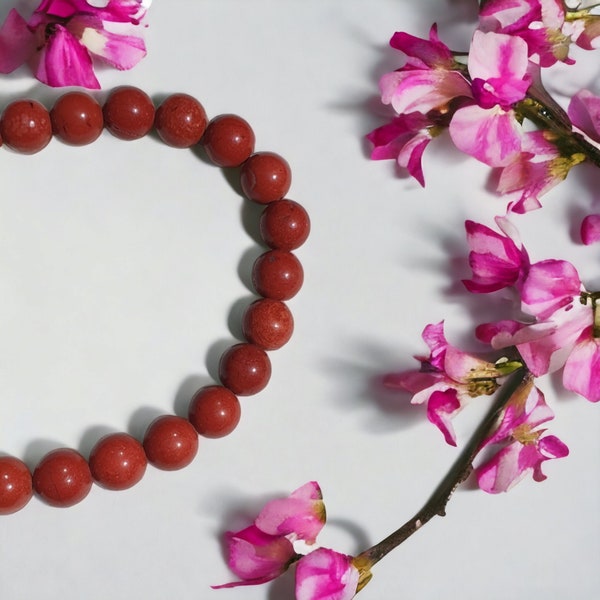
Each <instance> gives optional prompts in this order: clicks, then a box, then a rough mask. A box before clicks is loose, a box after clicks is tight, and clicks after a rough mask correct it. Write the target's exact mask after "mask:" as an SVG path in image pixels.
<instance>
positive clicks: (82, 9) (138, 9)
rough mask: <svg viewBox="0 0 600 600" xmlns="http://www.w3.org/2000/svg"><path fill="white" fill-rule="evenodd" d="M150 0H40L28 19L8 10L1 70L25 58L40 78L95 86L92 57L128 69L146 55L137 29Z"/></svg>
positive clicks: (0, 40)
mask: <svg viewBox="0 0 600 600" xmlns="http://www.w3.org/2000/svg"><path fill="white" fill-rule="evenodd" d="M151 1H152V0H42V2H41V3H40V5H39V6H38V7H37V8H36V9H35V11H34V13H33V15H32V16H31V17H30V19H29V20H28V21H26V20H25V19H24V18H23V17H22V16H21V15H20V14H19V13H18V12H17V11H16V10H15V9H12V10H11V11H10V12H9V13H8V16H7V18H6V20H5V22H4V23H3V24H2V26H0V73H12V72H13V71H14V70H15V69H17V68H18V67H20V66H21V65H22V64H24V63H28V64H29V65H30V66H31V69H32V70H33V73H34V74H35V77H36V78H37V79H39V80H40V81H42V82H43V83H45V84H47V85H50V86H53V87H62V86H69V85H77V86H82V87H86V88H90V89H99V88H100V83H99V82H98V79H97V78H96V75H95V74H94V69H93V60H92V59H93V58H98V59H100V60H102V61H103V62H105V63H107V64H109V65H111V66H113V67H116V68H117V69H122V70H123V69H131V68H132V67H133V66H135V65H136V64H137V63H138V62H139V61H140V60H141V59H142V58H143V57H144V56H145V55H146V46H145V44H144V40H143V39H142V38H141V37H140V36H139V35H137V34H136V33H137V32H136V31H135V30H136V28H138V27H139V26H140V23H141V20H142V19H143V17H144V16H145V14H146V11H147V10H148V7H149V6H150V3H151Z"/></svg>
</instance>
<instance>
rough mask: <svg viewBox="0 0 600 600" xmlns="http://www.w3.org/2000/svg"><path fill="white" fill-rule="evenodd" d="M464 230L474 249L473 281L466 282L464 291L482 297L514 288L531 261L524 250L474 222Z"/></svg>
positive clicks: (472, 258) (470, 260)
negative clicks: (482, 295)
mask: <svg viewBox="0 0 600 600" xmlns="http://www.w3.org/2000/svg"><path fill="white" fill-rule="evenodd" d="M465 228H466V230H467V243H468V244H469V247H470V248H471V252H470V253H469V265H470V266H471V270H472V271H473V278H472V279H471V280H463V284H464V285H465V287H466V288H467V289H468V290H469V291H470V292H473V293H479V294H481V293H488V292H494V291H496V290H500V289H502V288H505V287H509V286H512V285H515V284H516V283H517V282H518V281H519V280H520V279H521V277H522V275H523V274H524V272H526V270H527V269H528V268H529V257H528V255H527V252H526V250H525V249H524V248H523V246H522V245H521V244H520V243H519V246H517V244H516V243H515V241H514V240H513V239H511V237H509V236H507V235H501V234H499V233H496V232H495V231H493V230H492V229H490V228H489V227H486V226H485V225H481V224H479V223H475V222H473V221H466V222H465Z"/></svg>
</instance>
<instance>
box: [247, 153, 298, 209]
mask: <svg viewBox="0 0 600 600" xmlns="http://www.w3.org/2000/svg"><path fill="white" fill-rule="evenodd" d="M240 183H241V185H242V191H243V192H244V194H245V195H246V197H247V198H249V199H250V200H254V201H255V202H258V203H260V204H268V203H269V202H274V201H275V200H281V199H282V198H283V197H284V196H285V195H286V194H287V193H288V190H289V189H290V185H291V184H292V171H291V170H290V166H289V165H288V163H287V161H286V160H285V159H284V158H282V157H281V156H279V155H278V154H275V153H274V152H257V153H256V154H253V155H252V156H251V157H250V158H249V159H248V160H247V161H246V162H245V163H244V164H243V165H242V171H241V173H240Z"/></svg>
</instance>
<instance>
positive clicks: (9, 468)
mask: <svg viewBox="0 0 600 600" xmlns="http://www.w3.org/2000/svg"><path fill="white" fill-rule="evenodd" d="M32 495H33V487H32V483H31V473H30V472H29V469H28V468H27V465H26V464H25V463H24V462H23V461H20V460H19V459H18V458H14V457H13V456H0V515H10V514H12V513H14V512H17V511H18V510H21V509H22V508H23V507H24V506H25V505H26V504H27V503H28V502H29V500H31V496H32Z"/></svg>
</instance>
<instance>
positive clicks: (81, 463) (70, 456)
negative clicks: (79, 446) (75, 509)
mask: <svg viewBox="0 0 600 600" xmlns="http://www.w3.org/2000/svg"><path fill="white" fill-rule="evenodd" d="M91 487H92V474H91V473H90V468H89V466H88V464H87V462H86V460H85V458H83V456H81V454H79V452H77V451H76V450H72V449H71V448H58V449H57V450H53V451H52V452H49V453H48V454H46V456H44V458H42V460H41V461H40V462H39V464H38V466H37V467H36V468H35V470H34V472H33V489H34V490H35V492H36V493H37V494H38V495H39V496H40V497H41V498H42V500H44V502H46V503H47V504H50V506H56V507H59V508H66V507H68V506H73V505H74V504H77V503H78V502H81V501H82V500H83V499H84V498H85V497H86V496H87V495H88V494H89V492H90V489H91Z"/></svg>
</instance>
